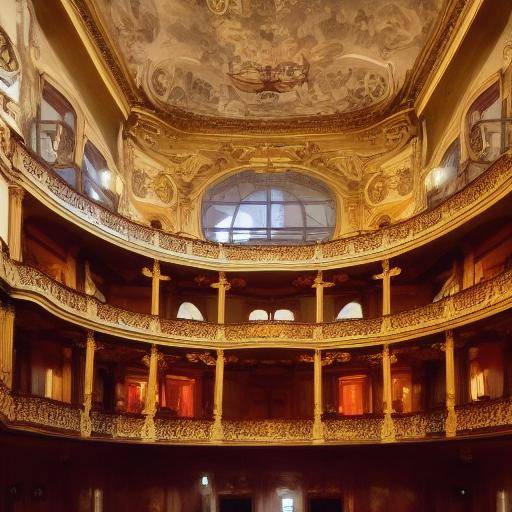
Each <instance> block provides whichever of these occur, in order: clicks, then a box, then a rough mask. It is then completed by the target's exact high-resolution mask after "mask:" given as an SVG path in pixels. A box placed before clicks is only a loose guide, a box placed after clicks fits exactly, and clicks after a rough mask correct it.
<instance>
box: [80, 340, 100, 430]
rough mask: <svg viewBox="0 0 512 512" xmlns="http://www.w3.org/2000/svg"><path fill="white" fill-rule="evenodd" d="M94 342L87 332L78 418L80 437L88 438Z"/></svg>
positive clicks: (90, 425) (90, 423)
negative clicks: (82, 396)
mask: <svg viewBox="0 0 512 512" xmlns="http://www.w3.org/2000/svg"><path fill="white" fill-rule="evenodd" d="M95 350H96V341H95V339H94V333H93V332H92V331H88V332H87V343H86V346H85V374H84V404H83V405H84V408H83V410H82V413H81V416H80V435H81V436H82V437H90V436H91V431H92V422H91V407H92V390H93V382H94V352H95Z"/></svg>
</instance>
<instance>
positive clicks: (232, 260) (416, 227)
mask: <svg viewBox="0 0 512 512" xmlns="http://www.w3.org/2000/svg"><path fill="white" fill-rule="evenodd" d="M13 144H14V148H13V151H14V155H13V157H12V161H13V169H12V171H11V173H12V176H11V179H12V180H13V181H17V182H18V183H19V184H20V185H21V186H23V187H24V188H25V189H26V190H27V191H28V192H29V193H30V194H31V195H32V196H34V197H35V198H36V199H37V200H38V201H40V202H41V203H43V204H44V205H45V206H47V207H48V208H50V209H51V210H53V211H54V212H56V213H57V214H59V215H60V216H61V217H63V218H64V219H66V220H68V221H69V222H71V223H73V224H75V225H77V226H79V227H80V228H82V229H85V230H86V231H88V232H90V233H92V234H94V235H96V236H98V237H99V238H102V239H104V240H106V241H108V242H111V243H113V244H114V245H117V246H119V247H122V248H123V249H128V250H131V251H133V252H136V253H138V254H142V255H144V256H147V257H149V258H155V259H158V260H160V261H165V262H169V263H175V264H178V265H184V266H190V267H196V268H203V269H210V270H217V271H229V272H237V271H246V272H247V271H249V272H251V271H259V270H265V271H273V270H301V271H302V270H309V271H311V270H322V269H323V270H326V269H339V268H346V267H350V266H355V265H361V264H365V263H370V262H375V261H380V260H383V259H389V258H392V257H395V256H398V255H400V254H403V253H405V252H408V251H410V250H412V249H416V248H418V247H421V246H423V245H426V244H428V243H429V242H431V241H433V240H435V239H436V238H439V237H441V236H444V235H447V234H448V233H450V232H451V231H453V230H455V229H457V228H458V227H460V226H462V225H463V224H465V223H467V222H469V221H471V220H472V219H475V218H477V217H478V216H479V215H480V214H481V213H482V212H484V211H485V210H486V209H488V208H489V207H491V206H492V205H494V204H496V203H497V202H498V201H500V200H501V199H503V198H504V197H506V196H507V195H508V194H510V192H512V155H511V154H508V153H507V154H505V155H503V156H502V157H500V158H499V159H498V160H497V161H496V162H495V163H494V164H492V165H491V166H490V167H489V168H488V169H487V170H486V171H485V172H484V173H483V174H482V175H481V176H480V177H478V178H477V179H476V180H474V181H473V182H472V183H470V184H469V185H467V186H466V187H465V188H464V189H462V190H461V191H459V192H458V193H456V194H454V195H453V196H451V197H450V198H449V199H447V200H446V201H445V202H443V203H442V204H441V205H439V206H438V207H436V208H434V209H432V210H428V211H424V212H422V213H419V214H418V215H416V216H414V217H411V218H410V219H407V220H405V221H402V222H399V223H397V224H394V225H391V226H389V227H386V228H383V229H379V230H376V231H372V232H369V233H364V234H361V235H356V236H351V237H345V238H339V239H335V240H331V241H328V242H325V243H319V244H316V245H299V246H243V245H242V246H237V245H225V246H223V245H220V244H216V243H213V242H208V241H203V240H196V239H190V238H183V237H180V236H178V235H174V234H172V233H168V232H164V231H160V230H157V229H153V228H151V227H148V226H145V225H142V224H138V223H136V222H133V221H131V220H129V219H127V218H125V217H122V216H120V215H118V214H116V213H113V212H111V211H109V210H107V209H105V208H103V207H101V206H100V205H98V204H97V203H94V202H93V201H91V200H90V199H88V198H86V197H85V196H83V195H81V194H79V193H78V192H76V191H75V190H73V189H72V188H70V187H69V186H68V185H67V184H66V183H65V181H64V180H62V179H61V178H60V177H59V176H57V175H56V174H55V173H54V172H52V170H51V169H50V168H49V167H48V166H46V165H45V164H43V163H42V162H41V161H40V160H38V158H37V157H36V156H35V155H33V153H31V152H30V151H29V150H28V149H27V148H26V147H25V146H24V145H23V144H22V143H21V142H19V141H15V142H14V141H13Z"/></svg>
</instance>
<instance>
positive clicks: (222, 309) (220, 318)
mask: <svg viewBox="0 0 512 512" xmlns="http://www.w3.org/2000/svg"><path fill="white" fill-rule="evenodd" d="M211 287H212V288H217V290H218V299H217V322H218V323H219V324H223V323H224V322H225V318H226V292H227V291H228V290H230V289H231V284H230V283H229V281H228V280H227V279H226V273H225V272H219V281H218V282H217V283H213V284H212V285H211Z"/></svg>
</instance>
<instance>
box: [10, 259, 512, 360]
mask: <svg viewBox="0 0 512 512" xmlns="http://www.w3.org/2000/svg"><path fill="white" fill-rule="evenodd" d="M0 281H3V282H4V283H5V284H6V285H7V288H8V289H9V295H10V296H11V297H12V298H14V299H20V300H26V301H30V302H32V303H35V304H38V305H39V306H41V307H42V308H44V309H46V310H47V311H49V312H50V313H51V314H53V315H55V316H57V317H59V318H61V319H63V320H66V321H68V322H71V323H73V324H75V325H77V326H80V327H82V328H84V329H87V330H93V331H97V332H101V333H105V334H108V335H112V336H115V337H118V338H122V339H125V340H131V341H141V342H144V343H154V344H157V345H166V346H175V347H193V348H202V349H207V350H212V349H221V348H222V349H240V348H263V347H264V348H283V347H286V348H301V349H315V348H320V349H334V348H351V347H352V348H353V347H365V346H375V345H382V344H395V343H400V342H404V341H407V340H411V339H418V338H422V337H425V336H430V335H433V334H436V333H439V332H443V331H446V330H449V329H455V328H457V327H461V326H463V325H467V324H471V323H474V322H477V321H479V320H482V319H485V318H489V317H492V316H494V315H496V314H498V313H501V312H502V311H505V310H508V309H510V308H511V307H512V270H508V271H505V272H503V273H501V274H499V275H497V276H496V277H494V278H493V279H490V280H488V281H484V282H482V283H479V284H477V285H475V286H472V287H470V288H467V289H466V290H464V291H462V292H459V293H457V294H456V295H453V296H451V297H447V298H445V299H442V300H440V301H439V302H435V303H432V304H428V305H426V306H422V307H419V308H416V309H411V310H407V311H403V312H400V313H396V314H392V315H387V316H384V317H376V318H369V319H362V320H346V321H342V322H331V323H323V324H316V323H299V322H244V323H236V324H215V323H210V322H197V321H191V320H168V319H164V318H161V317H158V316H153V315H149V314H143V313H134V312H132V311H127V310H124V309H121V308H118V307H116V306H111V305H109V304H103V303H101V302H99V301H98V300H97V299H95V298H93V297H90V296H87V295H85V294H82V293H79V292H77V291H76V290H73V289H71V288H68V287H66V286H64V285H62V284H60V283H58V282H57V281H55V280H53V279H51V278H50V277H48V276H47V275H46V274H44V273H43V272H41V271H40V270H37V269H35V268H33V267H30V266H28V265H23V264H21V263H18V262H15V261H13V260H10V259H9V258H8V257H7V256H6V255H5V254H3V255H2V256H1V257H0Z"/></svg>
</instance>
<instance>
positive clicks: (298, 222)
mask: <svg viewBox="0 0 512 512" xmlns="http://www.w3.org/2000/svg"><path fill="white" fill-rule="evenodd" d="M202 222H203V231H204V235H205V237H206V238H207V239H208V240H213V241H215V242H226V243H239V244H243V243H253V244H300V243H305V242H314V241H317V240H327V239H329V238H331V237H332V234H333V232H334V227H335V222H336V208H335V200H334V197H333V195H332V193H331V192H330V190H329V189H328V188H327V187H326V186H325V185H323V184H322V183H320V182H319V181H317V180H315V179H313V178H310V177H309V176H306V175H304V174H301V173H298V172H295V171H287V172H282V173H258V172H255V171H244V172H241V173H239V174H236V175H235V176H231V177H229V178H227V179H225V180H223V181H221V182H220V183H217V184H216V185H214V186H213V187H212V188H210V189H209V190H208V191H207V192H206V194H205V197H204V200H203V213H202Z"/></svg>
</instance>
